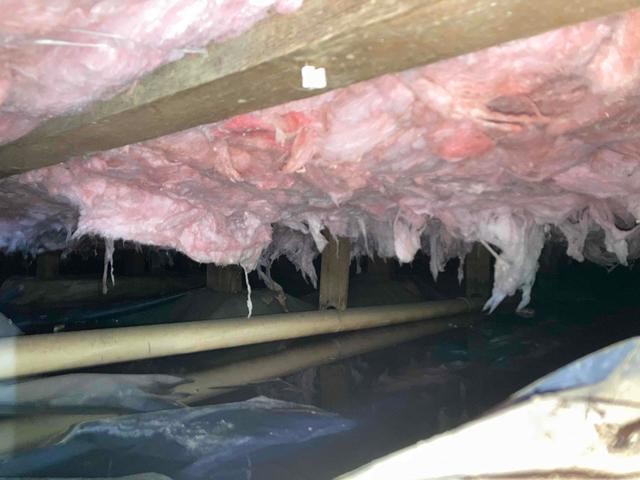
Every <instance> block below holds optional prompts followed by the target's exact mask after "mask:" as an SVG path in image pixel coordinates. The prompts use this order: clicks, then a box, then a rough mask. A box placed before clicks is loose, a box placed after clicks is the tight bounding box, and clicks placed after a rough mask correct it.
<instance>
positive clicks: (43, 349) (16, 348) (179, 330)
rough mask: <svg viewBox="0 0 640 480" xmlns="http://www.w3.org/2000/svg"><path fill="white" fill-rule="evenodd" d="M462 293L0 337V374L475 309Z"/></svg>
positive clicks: (479, 303)
mask: <svg viewBox="0 0 640 480" xmlns="http://www.w3.org/2000/svg"><path fill="white" fill-rule="evenodd" d="M481 306H482V301H481V300H476V299H473V300H469V299H465V298H460V299H454V300H441V301H435V302H425V303H414V304H406V305H389V306H382V307H367V308H354V309H349V310H345V311H338V310H326V311H314V312H303V313H296V314H279V315H264V316H260V317H254V318H252V319H244V318H242V319H224V320H205V321H199V322H183V323H172V324H161V325H145V326H138V327H124V328H109V329H101V330H88V331H81V332H62V333H55V334H44V335H27V336H23V337H15V338H3V339H0V379H8V378H14V377H21V376H25V375H35V374H39V373H45V372H57V371H60V370H67V369H72V368H82V367H91V366H95V365H105V364H109V363H117V362H126V361H131V360H141V359H146V358H156V357H165V356H170V355H179V354H184V353H194V352H203V351H207V350H216V349H221V348H229V347H237V346H241V345H251V344H256V343H264V342H271V341H275V340H285V339H290V338H298V337H306V336H312V335H321V334H326V333H338V332H345V331H351V330H361V329H365V328H373V327H383V326H388V325H395V324H400V323H405V322H415V321H418V320H426V319H430V318H437V317H443V316H448V315H458V314H462V313H469V312H473V311H477V310H479V309H480V308H481Z"/></svg>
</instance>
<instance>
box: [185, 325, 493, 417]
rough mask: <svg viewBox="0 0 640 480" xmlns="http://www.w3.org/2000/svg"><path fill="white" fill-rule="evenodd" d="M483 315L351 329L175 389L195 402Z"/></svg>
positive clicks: (198, 376)
mask: <svg viewBox="0 0 640 480" xmlns="http://www.w3.org/2000/svg"><path fill="white" fill-rule="evenodd" d="M480 318H481V315H480V314H467V315H459V316H455V317H448V318H442V319H436V320H431V321H429V322H417V323H415V324H410V325H403V326H399V327H389V328H386V329H375V330H372V331H368V332H364V333H351V334H348V335H343V336H341V337H338V338H335V339H331V340H324V341H320V342H315V343H313V344H311V345H304V346H300V347H293V348H288V349H286V350H284V351H282V352H278V353H274V354H271V355H265V356H262V357H258V358H252V359H248V360H243V361H240V362H236V363H232V364H231V365H225V366H222V367H217V368H213V369H209V370H202V371H199V372H194V373H191V374H188V375H186V376H185V378H186V379H188V380H190V383H185V384H182V385H178V386H177V387H176V388H174V391H175V392H178V393H183V394H186V395H188V397H187V398H186V399H183V400H182V402H184V403H186V404H193V403H196V402H200V401H203V400H206V399H209V398H212V397H215V396H217V395H221V394H223V393H227V392H229V391H232V390H235V389H236V388H238V387H242V386H245V385H248V384H251V383H256V382H260V381H264V380H268V379H271V378H277V377H282V376H286V375H290V374H292V373H295V372H298V371H300V370H304V369H306V368H310V367H314V366H317V365H324V364H327V363H331V362H334V361H336V360H340V359H344V358H348V357H353V356H356V355H360V354H362V353H366V352H371V351H373V350H378V349H381V348H384V347H388V346H391V345H395V344H398V343H402V342H406V341H408V340H413V339H415V338H419V337H422V336H426V335H434V334H436V333H440V332H443V331H445V330H449V329H451V328H460V327H465V326H468V325H470V324H471V323H473V322H474V321H477V320H479V319H480Z"/></svg>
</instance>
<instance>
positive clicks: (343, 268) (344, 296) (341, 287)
mask: <svg viewBox="0 0 640 480" xmlns="http://www.w3.org/2000/svg"><path fill="white" fill-rule="evenodd" d="M327 237H328V239H329V243H328V244H327V246H326V247H324V250H323V251H322V262H321V266H320V301H319V307H320V310H327V309H329V308H335V309H336V310H346V308H347V300H348V297H349V266H350V265H351V244H350V242H349V239H348V238H338V239H335V238H334V237H333V236H331V234H328V235H327Z"/></svg>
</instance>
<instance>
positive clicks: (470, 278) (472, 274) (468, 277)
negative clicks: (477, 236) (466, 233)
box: [464, 243, 492, 298]
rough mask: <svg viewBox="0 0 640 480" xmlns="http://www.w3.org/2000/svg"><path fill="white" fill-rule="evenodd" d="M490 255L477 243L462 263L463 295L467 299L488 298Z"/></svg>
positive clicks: (490, 268)
mask: <svg viewBox="0 0 640 480" xmlns="http://www.w3.org/2000/svg"><path fill="white" fill-rule="evenodd" d="M491 263H492V262H491V254H490V253H489V252H488V251H487V249H486V248H484V247H483V246H482V245H480V244H479V243H476V244H475V245H474V246H473V249H472V250H471V252H470V253H469V254H468V255H467V257H466V258H465V261H464V270H465V272H464V279H465V294H466V296H467V297H469V298H472V297H481V298H489V296H490V295H491V284H492V281H491V273H492V266H491Z"/></svg>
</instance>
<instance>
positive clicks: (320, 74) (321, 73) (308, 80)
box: [300, 65, 327, 90]
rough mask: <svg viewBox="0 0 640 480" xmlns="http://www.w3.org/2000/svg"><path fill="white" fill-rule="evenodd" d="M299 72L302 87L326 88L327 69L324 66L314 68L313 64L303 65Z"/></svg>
mask: <svg viewBox="0 0 640 480" xmlns="http://www.w3.org/2000/svg"><path fill="white" fill-rule="evenodd" d="M300 73H301V74H302V88H306V89H309V90H319V89H323V88H327V71H326V70H325V68H324V67H319V68H316V67H314V66H313V65H305V66H304V67H302V69H301V70H300Z"/></svg>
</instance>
